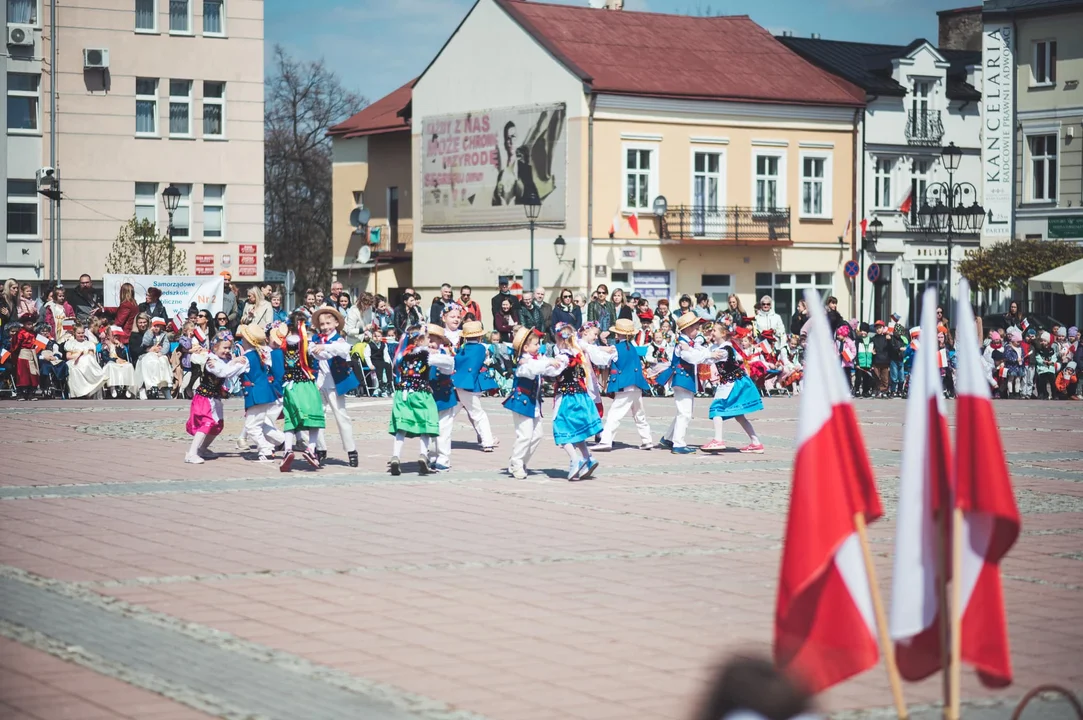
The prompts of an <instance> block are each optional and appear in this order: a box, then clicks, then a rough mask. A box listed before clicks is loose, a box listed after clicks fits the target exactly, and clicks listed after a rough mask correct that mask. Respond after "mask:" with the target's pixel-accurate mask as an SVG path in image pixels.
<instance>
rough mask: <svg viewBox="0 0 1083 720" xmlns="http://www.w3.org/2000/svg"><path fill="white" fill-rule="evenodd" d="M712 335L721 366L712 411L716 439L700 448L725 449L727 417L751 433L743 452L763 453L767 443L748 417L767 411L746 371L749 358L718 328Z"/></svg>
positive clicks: (719, 365) (713, 350)
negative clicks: (726, 338) (723, 429)
mask: <svg viewBox="0 0 1083 720" xmlns="http://www.w3.org/2000/svg"><path fill="white" fill-rule="evenodd" d="M741 329H743V328H741ZM712 335H713V337H712V338H711V339H712V341H713V344H712V345H711V351H712V353H714V354H716V355H717V356H718V359H717V360H716V361H715V365H716V367H717V368H718V386H717V387H716V388H715V391H714V400H713V401H712V402H711V411H710V418H711V422H713V423H714V439H713V440H711V441H710V442H708V443H707V444H706V445H703V446H702V447H700V450H706V451H707V452H717V451H720V450H725V449H726V443H725V442H724V441H723V439H722V423H723V421H725V420H726V419H727V418H735V419H736V420H737V423H738V424H739V425H740V426H741V428H742V429H743V430H744V431H745V432H746V433H747V434H748V441H749V442H748V445H746V446H745V447H743V448H741V452H743V453H756V454H763V443H761V442H760V438H759V437H758V436H757V435H756V431H755V430H754V429H753V428H752V423H750V422H749V421H748V418H747V417H745V415H747V414H748V413H753V412H756V411H757V410H763V400H762V399H761V398H760V392H759V390H758V389H756V386H755V384H754V383H753V382H752V380H751V379H750V378H749V377H748V373H747V372H746V371H745V358H744V355H743V354H742V352H741V350H740V348H738V347H735V346H734V345H733V344H732V343H731V342H729V341H727V340H725V339H724V337H723V334H722V333H721V332H719V331H718V330H717V328H716V329H715V330H714V331H713V332H712Z"/></svg>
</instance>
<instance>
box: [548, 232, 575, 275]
mask: <svg viewBox="0 0 1083 720" xmlns="http://www.w3.org/2000/svg"><path fill="white" fill-rule="evenodd" d="M567 249H568V242H567V241H566V240H565V239H564V236H563V235H557V239H556V240H554V241H553V252H554V253H556V256H557V262H558V263H560V264H561V265H571V266H572V270H575V258H572V259H571V260H567V261H565V260H564V251H565V250H567Z"/></svg>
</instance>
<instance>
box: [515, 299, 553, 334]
mask: <svg viewBox="0 0 1083 720" xmlns="http://www.w3.org/2000/svg"><path fill="white" fill-rule="evenodd" d="M519 324H520V325H522V326H523V327H525V328H530V329H531V330H533V329H534V328H537V329H538V330H540V331H541V332H547V331H548V329H549V328H548V327H546V325H545V316H544V315H543V314H542V309H541V308H540V307H538V305H537V303H535V302H534V294H533V293H523V304H522V305H520V306H519Z"/></svg>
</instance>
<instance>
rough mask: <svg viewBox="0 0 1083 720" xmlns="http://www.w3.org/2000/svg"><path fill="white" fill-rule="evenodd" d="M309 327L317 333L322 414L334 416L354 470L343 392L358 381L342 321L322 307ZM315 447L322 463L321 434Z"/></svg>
mask: <svg viewBox="0 0 1083 720" xmlns="http://www.w3.org/2000/svg"><path fill="white" fill-rule="evenodd" d="M312 326H313V327H314V328H316V330H317V333H318V334H317V335H316V337H315V338H314V339H313V344H312V356H313V357H315V358H316V359H317V360H318V361H319V376H318V377H317V378H316V385H317V386H319V388H320V396H321V397H322V398H323V404H324V413H325V414H330V415H333V416H334V418H335V423H336V424H337V425H338V434H339V436H340V437H341V438H342V448H343V449H344V450H345V451H346V456H347V457H348V458H349V460H350V467H357V444H356V443H354V439H353V421H352V420H350V416H349V415H347V414H346V393H348V392H350V391H351V390H353V389H354V388H356V387H357V386H358V385H360V384H361V381H360V380H358V379H357V376H356V375H355V374H354V371H353V365H351V364H350V344H349V343H348V342H347V341H346V338H345V337H343V335H342V332H343V329H344V328H345V327H346V321H345V320H344V319H343V318H342V314H341V313H339V311H338V310H335V309H334V308H332V307H326V306H325V307H321V308H320V309H319V310H316V311H315V312H313V313H312ZM316 447H317V449H316V456H317V457H318V458H319V459H320V463H321V464H323V463H325V462H326V461H327V440H326V437H325V434H324V433H323V432H321V433H320V437H319V444H318V445H317V446H316Z"/></svg>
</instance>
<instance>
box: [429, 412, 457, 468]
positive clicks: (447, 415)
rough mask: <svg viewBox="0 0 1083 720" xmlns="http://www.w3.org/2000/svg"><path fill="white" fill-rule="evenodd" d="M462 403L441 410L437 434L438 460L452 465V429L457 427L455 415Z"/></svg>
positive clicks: (449, 465)
mask: <svg viewBox="0 0 1083 720" xmlns="http://www.w3.org/2000/svg"><path fill="white" fill-rule="evenodd" d="M461 407H462V405H456V406H455V407H453V408H451V409H449V410H441V411H440V434H439V435H437V436H436V442H435V443H434V445H435V446H436V462H438V463H440V464H441V465H447V466H448V467H451V431H452V429H453V428H454V427H455V416H456V415H458V414H459V409H460V408H461Z"/></svg>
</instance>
